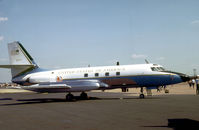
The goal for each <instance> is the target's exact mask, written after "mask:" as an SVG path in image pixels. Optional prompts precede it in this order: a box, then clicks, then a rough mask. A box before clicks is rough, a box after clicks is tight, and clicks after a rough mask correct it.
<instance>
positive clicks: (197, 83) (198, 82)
mask: <svg viewBox="0 0 199 130" xmlns="http://www.w3.org/2000/svg"><path fill="white" fill-rule="evenodd" d="M195 82H196V95H199V81H198V79H196V80H195Z"/></svg>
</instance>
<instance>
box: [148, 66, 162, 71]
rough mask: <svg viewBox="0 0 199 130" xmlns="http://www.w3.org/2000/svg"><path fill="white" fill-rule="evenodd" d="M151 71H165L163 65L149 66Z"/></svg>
mask: <svg viewBox="0 0 199 130" xmlns="http://www.w3.org/2000/svg"><path fill="white" fill-rule="evenodd" d="M151 70H152V71H165V69H164V68H163V67H151Z"/></svg>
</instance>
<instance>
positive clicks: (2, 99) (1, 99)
mask: <svg viewBox="0 0 199 130" xmlns="http://www.w3.org/2000/svg"><path fill="white" fill-rule="evenodd" d="M4 100H12V98H0V101H4Z"/></svg>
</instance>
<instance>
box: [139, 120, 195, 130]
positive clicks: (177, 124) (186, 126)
mask: <svg viewBox="0 0 199 130" xmlns="http://www.w3.org/2000/svg"><path fill="white" fill-rule="evenodd" d="M143 127H167V128H173V130H198V129H199V121H196V120H192V119H188V118H183V119H168V125H167V126H143Z"/></svg>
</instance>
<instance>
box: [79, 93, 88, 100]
mask: <svg viewBox="0 0 199 130" xmlns="http://www.w3.org/2000/svg"><path fill="white" fill-rule="evenodd" d="M80 98H81V99H83V100H87V99H88V95H87V93H85V92H82V93H81V94H80Z"/></svg>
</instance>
